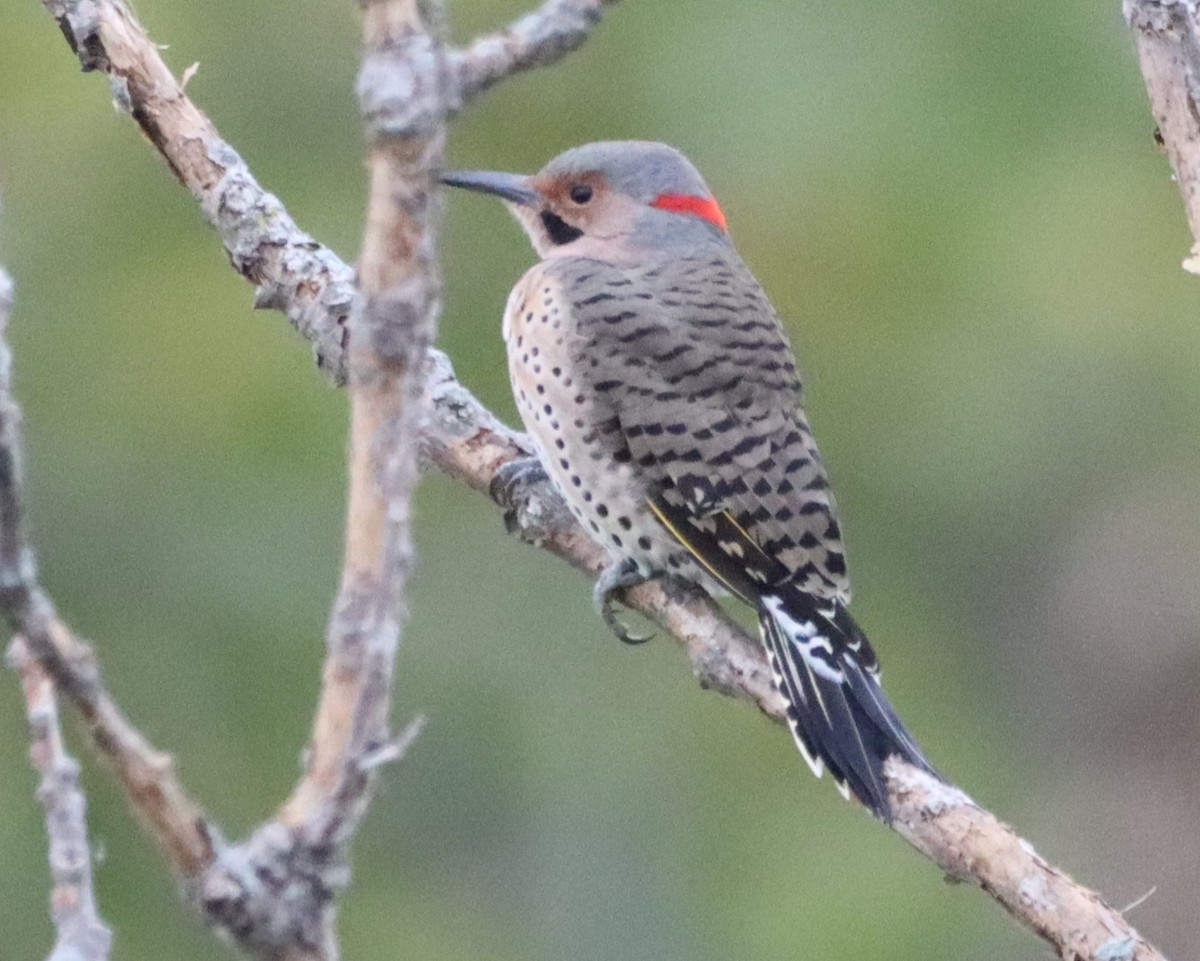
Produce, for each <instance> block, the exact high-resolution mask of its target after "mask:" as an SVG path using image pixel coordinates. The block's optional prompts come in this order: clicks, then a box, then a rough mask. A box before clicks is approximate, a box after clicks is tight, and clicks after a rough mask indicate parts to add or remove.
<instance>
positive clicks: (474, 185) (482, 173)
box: [438, 170, 540, 207]
mask: <svg viewBox="0 0 1200 961" xmlns="http://www.w3.org/2000/svg"><path fill="white" fill-rule="evenodd" d="M438 179H439V180H440V181H441V182H442V183H444V184H445V185H446V186H448V187H462V188H463V189H465V190H477V191H479V192H480V193H484V194H492V195H494V196H496V197H500V198H501V199H503V200H507V201H508V202H509V203H514V204H520V205H521V206H522V207H536V206H537V204H538V202H539V200H540V198H539V197H538V192H537V191H536V190H534V189H533V185H532V184H531V183H530V178H529V177H522V176H521V175H520V174H504V173H497V172H495V171H491V170H448V171H446V172H445V173H444V174H442V175H441V176H440V177H439V178H438Z"/></svg>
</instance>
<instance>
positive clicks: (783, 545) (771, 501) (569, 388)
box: [441, 141, 930, 820]
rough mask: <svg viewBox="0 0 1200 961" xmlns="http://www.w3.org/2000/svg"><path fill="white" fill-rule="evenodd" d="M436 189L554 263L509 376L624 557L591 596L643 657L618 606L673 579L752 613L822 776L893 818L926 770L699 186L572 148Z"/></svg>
mask: <svg viewBox="0 0 1200 961" xmlns="http://www.w3.org/2000/svg"><path fill="white" fill-rule="evenodd" d="M441 179H442V182H443V183H445V184H448V185H450V186H455V187H464V188H466V189H468V190H476V191H481V192H483V193H488V194H493V195H495V196H498V197H500V198H501V199H503V200H504V201H506V202H507V204H508V206H509V209H510V210H511V212H512V213H513V214H514V216H515V217H516V219H517V220H518V221H519V222H520V224H521V226H522V227H524V229H525V231H526V233H528V235H529V237H530V239H531V240H532V241H533V246H534V248H535V249H536V251H537V253H538V255H539V256H540V257H541V262H540V263H538V264H537V265H536V266H534V267H533V268H531V269H530V270H529V271H528V272H527V273H526V274H525V276H524V277H522V278H521V280H520V281H519V282H518V283H517V285H516V287H515V288H514V289H513V291H512V293H511V294H510V296H509V298H508V306H507V309H506V310H505V314H504V325H503V334H504V342H505V345H506V347H507V352H508V366H509V373H510V377H511V381H512V389H513V393H514V395H515V397H516V401H517V406H518V408H519V410H520V413H521V417H522V419H523V420H524V422H525V427H526V428H527V430H528V432H529V436H530V438H531V439H532V441H533V444H534V446H535V448H536V450H537V454H538V461H539V462H540V466H541V468H542V469H544V470H545V472H546V473H547V474H548V475H549V477H550V479H551V480H552V481H553V483H554V485H555V487H556V488H557V489H558V491H559V492H560V493H561V494H562V496H563V498H564V499H565V501H566V503H567V504H568V506H569V507H570V509H571V511H572V512H573V513H574V514H575V516H576V517H577V518H578V519H579V521H580V523H582V525H583V526H584V528H585V529H586V530H587V531H588V532H589V533H590V534H591V535H592V537H594V538H595V539H596V541H598V542H599V543H600V544H601V545H603V546H604V547H605V548H606V550H607V551H608V553H609V555H610V557H611V565H610V566H609V567H608V568H607V569H606V570H605V571H604V573H603V574H602V575H601V576H600V578H599V580H598V581H597V584H596V589H595V598H596V602H597V606H598V609H599V611H600V613H601V615H602V616H603V617H604V619H605V621H606V622H607V623H608V624H609V626H610V627H613V629H614V630H615V631H616V632H617V633H618V635H619V636H621V637H622V639H624V640H628V641H636V640H640V639H639V638H632V637H630V636H629V635H628V634H627V633H625V631H624V629H623V628H622V627H621V625H620V624H619V622H618V621H617V620H616V618H615V617H614V615H613V613H612V604H613V598H614V594H616V593H617V592H619V591H620V590H622V589H624V588H626V587H629V586H632V585H635V584H638V583H640V582H642V581H644V580H647V579H649V578H653V577H658V576H663V575H669V576H674V577H678V578H683V579H685V580H688V581H691V582H694V583H696V584H698V585H700V586H702V587H703V588H705V589H706V590H708V591H709V592H710V593H712V594H721V593H724V592H728V593H730V594H733V595H735V596H736V597H738V598H740V599H742V600H743V601H745V602H746V603H748V604H750V605H752V606H753V607H754V608H755V610H756V612H757V614H758V619H759V624H760V631H761V637H762V641H763V645H764V646H765V648H766V651H767V654H768V655H769V658H770V662H771V666H772V670H773V673H774V678H775V683H776V685H777V687H778V689H779V691H780V692H781V693H782V694H783V696H784V698H785V699H786V701H787V704H788V720H789V722H790V727H791V730H792V733H793V735H794V737H795V740H796V743H797V745H798V746H799V748H800V751H801V752H802V754H803V755H804V757H805V759H806V760H807V761H808V764H809V766H810V767H811V768H812V770H813V773H814V774H816V775H817V776H818V777H820V775H821V773H822V770H824V769H828V770H829V772H830V774H831V775H832V776H833V778H834V779H835V781H836V782H837V784H838V786H839V788H840V790H841V791H842V793H843V794H847V795H848V794H849V793H850V792H852V793H853V794H854V795H855V796H856V797H857V798H858V799H859V800H860V801H861V802H862V803H863V804H864V805H866V806H867V807H868V808H869V809H870V810H871V811H872V812H873V813H874V814H875V815H876V816H878V817H880V818H883V819H884V820H888V819H890V816H891V810H890V805H889V802H888V794H887V789H886V785H885V779H884V777H883V763H884V761H885V759H886V758H887V757H889V756H890V755H893V754H894V755H898V756H899V757H901V758H903V759H904V760H906V761H908V762H910V763H912V764H915V765H917V766H919V767H921V768H923V769H925V770H930V768H929V765H928V762H927V761H926V760H925V757H924V755H923V754H922V753H921V750H920V748H919V747H918V746H917V745H916V743H915V741H914V740H913V738H912V737H911V736H910V735H909V733H908V731H907V730H906V729H905V727H904V724H903V723H902V722H901V721H900V718H899V717H898V716H897V714H896V712H895V710H894V709H893V708H892V706H891V704H890V703H889V702H888V700H887V698H886V697H885V695H884V693H883V690H882V688H881V687H880V684H879V667H878V661H877V660H876V657H875V653H874V651H873V650H872V648H871V645H870V643H869V642H868V641H867V638H866V636H865V635H864V634H863V632H862V631H861V630H860V629H859V627H858V625H857V624H856V623H855V622H854V621H853V620H852V619H851V617H850V614H849V612H848V610H847V606H848V604H849V602H850V586H849V582H848V580H847V576H846V563H845V559H844V553H843V546H842V534H841V530H840V528H839V526H838V520H837V509H836V504H835V502H834V498H833V494H832V492H831V491H830V489H829V483H828V481H827V479H826V474H825V468H824V466H823V465H822V463H821V458H820V455H819V454H818V452H817V447H816V445H815V443H814V442H813V438H812V434H811V432H810V430H809V427H808V421H807V419H806V417H805V414H804V411H803V409H802V408H801V406H800V382H799V379H798V377H797V374H796V365H795V360H794V357H793V355H792V350H791V347H790V345H789V343H788V340H787V336H786V334H785V333H784V330H783V327H782V325H781V324H780V321H779V318H778V316H777V315H776V313H775V310H774V308H773V307H772V306H771V303H770V301H768V299H767V297H766V295H765V294H764V293H763V291H762V288H761V287H760V286H759V284H758V282H757V281H756V280H755V279H754V276H753V275H752V274H751V273H750V270H749V269H748V268H747V267H746V265H745V264H744V263H743V262H742V260H741V258H740V257H739V256H738V254H737V251H736V250H734V247H733V243H732V241H731V240H730V238H729V234H728V231H727V228H726V223H725V216H724V214H723V213H722V211H721V208H720V206H718V204H717V201H716V200H715V199H714V198H713V196H712V194H711V192H710V191H709V189H708V187H707V186H706V185H705V183H704V180H703V178H701V176H700V174H699V172H698V171H697V170H696V168H695V167H693V166H692V164H691V163H690V162H689V161H688V160H687V159H686V158H685V157H684V156H683V155H682V154H680V153H679V152H678V151H676V150H674V149H673V148H671V147H667V146H665V145H663V144H657V143H646V142H633V141H630V142H606V143H594V144H588V145H585V146H582V147H577V148H575V149H573V150H568V151H567V152H565V153H563V154H561V155H559V156H558V157H556V158H554V159H553V160H551V161H550V163H549V164H547V165H546V167H545V168H543V170H542V171H541V172H540V173H538V174H536V175H534V176H532V177H526V176H518V175H514V174H505V173H493V172H472V171H463V172H452V173H447V174H445V175H443V177H442V178H441ZM526 466H528V467H533V466H535V465H532V464H531V465H522V467H521V468H518V469H524V468H525V467H526Z"/></svg>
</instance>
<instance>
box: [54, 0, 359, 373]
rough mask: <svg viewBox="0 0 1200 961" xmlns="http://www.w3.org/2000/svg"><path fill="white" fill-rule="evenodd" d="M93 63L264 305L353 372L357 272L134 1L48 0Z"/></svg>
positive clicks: (330, 366) (325, 359) (324, 364)
mask: <svg viewBox="0 0 1200 961" xmlns="http://www.w3.org/2000/svg"><path fill="white" fill-rule="evenodd" d="M42 5H43V6H44V7H45V8H46V9H47V10H48V11H50V13H51V14H52V15H53V16H54V19H55V20H57V21H58V26H59V28H60V29H61V30H62V32H63V35H64V36H65V37H66V38H67V41H68V42H69V43H70V44H71V47H72V49H73V50H74V51H75V53H76V54H77V55H78V57H79V62H80V63H81V64H82V65H83V69H84V70H85V71H87V70H100V71H103V72H104V73H105V74H106V75H107V76H108V83H109V87H110V88H111V90H112V93H113V100H114V102H115V103H117V104H118V105H120V106H122V107H123V108H124V109H126V110H127V111H128V113H129V115H130V116H131V117H132V118H133V119H134V121H135V122H136V123H137V125H138V126H139V127H140V128H141V129H142V132H143V133H144V134H145V135H146V137H147V139H148V140H149V141H150V142H151V143H152V144H154V146H155V148H156V149H157V150H158V152H159V153H160V154H162V157H163V159H164V160H165V161H166V162H167V166H168V167H169V168H170V170H171V172H172V173H173V174H174V175H175V176H176V177H177V178H178V179H179V182H180V183H182V184H183V185H184V186H185V187H187V188H188V190H190V191H191V192H192V194H193V196H195V197H196V199H197V200H199V201H200V209H201V211H202V212H203V214H204V216H205V219H207V220H208V222H209V223H211V224H212V225H213V226H214V227H215V228H216V229H217V232H218V233H219V234H220V235H221V240H222V242H223V243H224V245H225V250H226V251H227V252H228V253H229V260H230V262H231V263H232V264H233V267H234V269H236V270H237V271H238V273H240V274H241V275H242V276H243V277H245V278H246V279H247V280H248V281H250V283H252V284H253V285H254V288H255V291H254V305H255V306H256V307H264V308H271V309H275V310H282V311H284V312H285V313H286V314H287V316H288V319H289V320H290V321H291V322H292V324H293V326H294V327H295V328H296V330H297V331H299V332H300V333H301V334H302V335H303V336H304V338H305V339H306V340H308V341H309V342H310V343H311V344H312V347H313V354H314V357H315V358H316V362H317V366H318V367H320V368H321V369H322V370H323V371H325V372H326V373H327V374H328V375H329V376H330V378H332V379H333V380H334V382H335V383H339V384H340V383H342V382H343V380H344V377H345V370H344V357H343V354H344V349H345V330H344V326H345V321H346V318H347V316H348V315H349V312H350V302H351V300H352V299H353V296H354V289H353V272H352V271H351V270H349V269H348V268H347V267H346V265H345V264H343V263H342V262H341V261H340V260H338V258H337V257H336V256H334V254H333V253H332V252H331V251H330V250H329V249H328V248H326V247H323V246H322V245H320V244H318V243H317V242H316V241H314V240H313V239H312V238H311V237H309V236H308V235H307V234H306V233H304V232H303V231H301V230H300V228H299V227H297V226H296V223H295V221H293V220H292V218H291V217H290V216H289V215H288V212H287V211H286V210H285V209H284V207H283V205H282V204H281V203H280V202H279V201H278V200H277V199H276V198H275V197H274V196H273V195H271V194H269V193H267V192H266V191H265V190H263V188H262V187H261V186H259V183H258V181H257V180H255V179H254V176H253V175H252V174H251V173H250V169H249V168H248V167H247V166H246V164H245V162H244V161H243V160H242V158H241V157H240V156H238V153H237V151H235V150H234V149H233V148H232V147H231V146H230V145H229V144H228V143H226V142H225V141H224V140H222V139H221V138H220V136H218V134H217V131H216V128H215V127H213V124H212V121H211V120H209V119H208V117H207V116H205V115H204V114H203V113H202V112H201V111H200V110H199V108H197V107H196V105H195V104H194V103H192V101H191V99H189V98H188V96H187V95H186V94H185V93H184V92H183V87H182V86H181V85H180V83H179V82H178V81H177V80H176V79H175V76H174V75H173V74H172V73H171V71H170V69H169V68H168V67H167V65H166V64H165V63H164V62H163V59H162V57H161V56H160V54H159V49H158V47H156V46H155V45H154V44H153V43H152V42H151V41H150V38H149V37H147V36H146V31H145V30H144V29H143V28H142V25H141V24H140V23H138V21H137V19H136V18H135V17H134V15H133V14H132V12H131V11H130V10H129V8H128V7H127V6H126V5H125V4H124V3H121V2H119V0H42Z"/></svg>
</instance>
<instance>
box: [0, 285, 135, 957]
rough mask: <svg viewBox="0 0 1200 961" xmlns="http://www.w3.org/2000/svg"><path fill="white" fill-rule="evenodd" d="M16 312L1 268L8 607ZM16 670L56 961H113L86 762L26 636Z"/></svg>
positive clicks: (12, 572)
mask: <svg viewBox="0 0 1200 961" xmlns="http://www.w3.org/2000/svg"><path fill="white" fill-rule="evenodd" d="M11 308H12V281H11V280H9V277H8V274H6V273H5V272H4V270H3V268H0V465H2V466H0V590H2V591H3V594H4V598H5V601H6V602H7V600H8V598H9V597H13V598H17V597H20V596H21V594H22V593H24V592H25V591H27V589H28V585H29V583H30V582H31V581H32V579H33V576H34V574H33V570H34V562H33V555H32V552H30V551H29V549H28V546H27V545H26V543H25V538H24V535H23V531H22V528H21V500H20V487H19V485H20V470H21V466H20V462H19V460H18V455H19V452H20V446H19V444H18V443H17V442H18V440H19V437H20V434H19V432H20V419H21V412H20V409H19V408H18V407H17V406H16V404H15V403H13V401H12V399H11V395H10V387H11V377H12V355H11V353H10V352H9V349H8V342H7V338H6V336H5V335H6V334H7V330H8V316H9V311H10V310H11ZM5 608H6V610H7V603H6V604H5ZM8 665H9V667H11V668H12V669H13V670H14V671H16V672H17V673H18V674H19V675H20V677H21V687H22V690H23V691H24V694H25V717H26V719H27V720H28V722H29V734H30V745H29V759H30V760H31V761H32V762H33V766H34V768H35V769H36V770H37V772H38V774H39V775H40V781H39V784H38V791H37V794H38V800H39V801H40V802H41V804H42V808H43V810H44V811H45V819H46V835H47V838H48V839H49V845H50V850H49V858H50V880H51V881H52V882H53V884H54V890H53V893H52V894H51V896H50V912H51V916H52V917H53V919H54V927H55V928H56V930H57V932H58V936H57V938H56V940H55V945H54V949H53V951H52V952H51V953H50V957H49V961H107V959H108V952H109V948H110V947H111V945H112V932H111V931H109V929H108V928H107V927H106V926H105V924H104V922H103V921H102V920H101V919H100V913H99V911H98V910H97V908H96V899H95V896H94V894H93V891H92V855H91V849H90V848H89V846H88V837H87V798H86V797H85V796H84V793H83V788H82V787H80V784H79V764H78V762H77V761H76V760H75V759H74V758H73V757H71V755H70V754H69V753H68V752H67V749H66V746H65V745H64V744H63V738H62V729H61V727H60V726H59V723H58V702H57V699H56V698H55V696H54V682H53V680H51V678H50V675H49V674H47V673H46V672H45V670H44V669H43V668H42V666H41V665H40V664H39V663H38V662H37V660H36V659H35V658H34V657H32V656H31V655H30V654H29V651H28V649H27V647H26V645H25V642H24V640H23V639H21V638H20V637H19V636H18V637H15V638H13V641H12V644H11V645H9V649H8Z"/></svg>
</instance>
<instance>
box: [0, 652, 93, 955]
mask: <svg viewBox="0 0 1200 961" xmlns="http://www.w3.org/2000/svg"><path fill="white" fill-rule="evenodd" d="M8 665H9V667H11V668H12V669H13V670H14V671H16V672H17V673H18V674H19V675H20V676H21V687H22V689H23V690H24V692H25V716H26V718H27V720H28V721H29V732H30V745H29V757H30V760H31V761H32V762H33V766H34V768H35V769H36V770H37V772H38V774H39V775H40V781H39V783H38V791H37V794H38V800H39V801H40V802H41V804H42V808H43V810H44V811H45V815H46V835H47V837H48V838H49V841H50V852H49V854H50V879H51V881H52V882H53V883H54V891H53V893H52V894H51V896H50V913H51V916H52V917H53V918H54V926H55V928H56V929H57V931H58V937H57V939H56V940H55V943H54V950H53V951H51V953H50V956H49V958H48V961H107V959H108V953H109V949H110V948H111V947H112V932H111V931H110V930H109V929H108V927H107V926H106V925H105V924H104V922H103V921H102V920H101V919H100V914H99V911H98V910H97V908H96V899H95V895H94V893H93V890H92V854H91V849H90V848H89V846H88V837H87V798H86V797H85V796H84V793H83V788H82V787H80V785H79V762H77V761H76V760H75V759H74V758H73V757H71V755H70V754H69V753H67V749H66V747H65V746H64V744H63V739H62V729H61V727H60V726H59V723H58V703H57V700H56V698H55V696H54V681H53V680H51V678H50V675H49V674H47V673H46V672H45V671H44V670H43V669H42V666H41V665H40V664H39V663H38V662H37V660H36V659H35V658H34V657H32V656H31V655H30V653H29V651H28V649H27V648H26V647H25V642H24V640H22V639H21V638H20V636H18V637H16V638H14V639H13V642H12V644H10V645H9V648H8Z"/></svg>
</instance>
